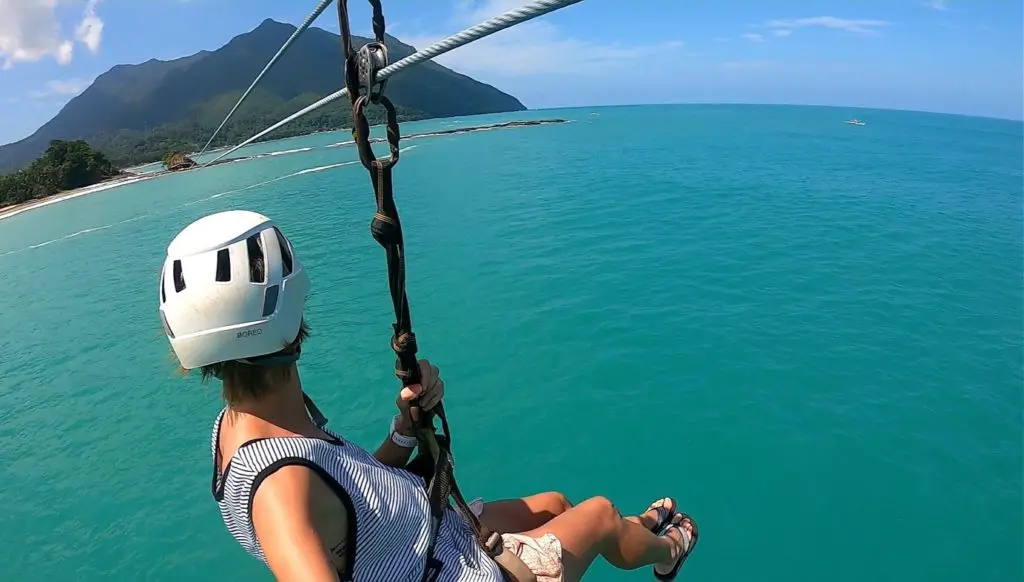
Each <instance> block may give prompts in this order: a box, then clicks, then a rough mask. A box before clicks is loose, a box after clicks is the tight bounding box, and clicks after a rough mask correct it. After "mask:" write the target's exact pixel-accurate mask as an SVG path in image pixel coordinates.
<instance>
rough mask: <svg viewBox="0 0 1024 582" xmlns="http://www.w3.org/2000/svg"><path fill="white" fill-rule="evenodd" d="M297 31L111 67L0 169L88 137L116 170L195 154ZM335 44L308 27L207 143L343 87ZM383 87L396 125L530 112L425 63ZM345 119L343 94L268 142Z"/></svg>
mask: <svg viewBox="0 0 1024 582" xmlns="http://www.w3.org/2000/svg"><path fill="white" fill-rule="evenodd" d="M294 31H295V27H294V26H292V25H290V24H284V23H280V22H276V21H274V20H269V19H268V20H265V21H263V23H262V24H260V25H259V26H258V27H256V28H255V29H254V30H252V31H250V32H247V33H245V34H241V35H239V36H236V37H235V38H233V39H232V40H231V41H229V42H228V43H227V44H226V45H224V46H223V47H221V48H219V49H217V50H215V51H201V52H199V53H196V54H194V55H191V56H188V57H183V58H180V59H175V60H172V61H159V60H156V59H152V60H150V61H147V62H145V63H142V64H138V65H118V66H115V67H114V68H112V69H110V70H109V71H107V72H106V73H104V74H102V75H100V76H99V77H98V78H97V79H96V80H95V81H94V82H93V84H92V85H91V86H90V87H89V88H88V89H86V90H85V91H84V92H83V93H82V94H81V95H78V96H77V97H75V98H74V99H72V100H71V101H70V102H68V104H67V105H65V106H64V108H63V109H62V110H61V111H60V113H58V114H57V115H56V116H55V117H54V118H53V119H51V120H50V121H49V122H48V123H46V124H45V125H43V126H42V127H40V128H39V129H38V130H37V131H36V132H35V133H33V134H32V135H31V136H29V137H27V138H25V139H23V140H21V141H18V142H15V143H12V144H8V145H5V146H0V173H4V172H12V171H15V170H19V169H24V168H26V167H27V166H29V165H30V164H34V163H35V162H33V160H34V159H36V158H40V156H44V155H45V153H46V152H48V148H49V147H50V144H51V143H52V142H53V141H54V140H60V141H62V142H77V141H84V142H85V143H87V144H88V145H89V146H90V147H91V148H94V149H95V150H98V151H99V152H102V153H103V155H104V156H105V157H106V159H107V160H109V162H110V163H111V164H113V165H114V166H119V167H130V166H133V165H139V164H144V163H150V162H159V161H163V159H164V157H165V156H167V155H168V154H170V153H180V152H194V151H198V150H200V149H201V148H202V147H203V146H204V145H205V144H206V140H207V139H209V137H210V135H212V134H213V132H214V130H215V129H216V128H217V126H218V125H219V124H220V122H221V120H222V119H223V118H224V116H225V115H226V114H227V112H228V111H230V109H231V107H232V106H233V105H234V104H235V102H236V101H237V100H238V98H239V97H240V96H241V95H242V92H243V91H244V90H245V89H246V88H247V87H248V86H249V84H250V83H251V82H252V80H253V78H255V77H256V75H257V74H258V73H259V71H260V70H261V69H262V68H263V66H264V65H266V63H267V61H269V60H270V57H271V56H272V55H273V54H274V53H275V52H276V51H277V49H278V47H280V46H281V45H282V44H283V43H284V41H285V40H286V39H287V38H288V37H289V36H291V34H292V33H293V32H294ZM354 42H355V43H356V44H357V45H359V44H362V43H363V42H367V39H362V38H359V37H355V38H354ZM387 45H388V49H389V55H390V57H391V59H392V61H396V60H398V59H401V58H403V57H405V56H408V55H410V54H412V53H413V52H415V49H414V48H413V47H411V46H409V45H406V44H403V43H402V42H401V41H399V40H398V39H396V38H394V37H390V36H389V37H387ZM339 47H340V39H339V37H338V35H336V34H333V33H330V32H328V31H325V30H322V29H319V28H311V29H309V30H308V31H307V32H306V33H305V34H304V35H302V36H301V37H299V39H298V40H297V41H296V42H295V43H294V44H293V45H292V47H291V49H290V50H289V52H288V53H287V54H286V55H285V56H284V57H283V58H282V59H281V60H280V61H279V62H278V63H277V64H276V65H275V67H274V69H273V70H272V71H270V72H269V73H268V74H267V75H266V76H265V77H264V79H263V81H262V82H261V84H260V86H259V87H258V88H257V89H256V90H255V91H253V93H252V94H251V95H250V96H249V99H248V100H246V102H245V103H244V104H243V105H242V107H241V108H239V110H238V111H237V112H236V113H235V116H234V117H233V118H232V121H231V122H230V123H229V124H228V125H227V126H226V127H225V128H224V129H223V130H222V131H221V133H220V135H219V136H218V138H217V139H216V140H215V141H214V142H213V143H212V144H211V147H220V146H225V145H232V144H236V143H239V142H241V141H243V140H244V139H246V138H248V137H250V136H251V135H253V134H255V133H257V132H258V131H260V130H262V129H264V128H266V127H268V126H270V125H271V124H273V123H275V122H277V121H279V120H281V119H283V118H284V117H286V116H288V115H290V114H292V113H294V112H295V111H298V110H299V109H301V108H303V107H305V106H307V105H310V104H312V103H314V102H315V101H317V100H319V99H320V98H322V97H324V96H325V95H328V94H330V93H333V92H335V91H337V90H338V89H340V88H341V86H342V84H343V83H342V70H343V61H342V58H341V50H340V48H339ZM387 92H388V95H389V97H390V98H391V100H392V101H393V102H394V103H395V105H396V106H397V109H398V113H399V119H400V121H409V120H414V119H424V118H432V117H451V116H458V115H474V114H482V113H501V112H510V111H523V110H525V109H526V107H525V106H523V104H522V103H520V102H519V100H517V99H516V98H515V97H513V96H511V95H508V94H506V93H503V92H501V91H499V90H498V89H496V88H494V87H492V86H490V85H486V84H484V83H480V82H478V81H476V80H474V79H472V78H470V77H467V76H465V75H462V74H459V73H456V72H455V71H452V70H451V69H448V68H445V67H443V66H441V65H438V64H437V63H434V62H430V61H428V62H424V63H422V64H419V65H417V66H415V67H411V68H409V69H407V70H405V71H403V72H402V73H400V74H398V75H396V76H395V77H393V78H392V79H390V80H389V82H388V87H387ZM368 117H369V118H370V122H371V123H379V122H381V121H383V116H382V110H381V108H379V107H374V108H371V109H370V110H369V111H368ZM351 119H352V117H351V109H350V107H349V105H348V102H347V100H345V99H341V100H338V101H337V102H335V103H332V104H331V105H328V106H326V107H323V108H322V109H320V110H318V111H316V112H315V113H312V114H309V115H307V116H305V117H303V118H300V119H298V120H296V121H295V122H293V123H291V124H289V125H288V126H286V127H284V128H281V129H280V130H278V131H276V132H274V133H272V134H271V135H269V136H267V139H280V138H283V137H289V136H295V135H303V134H308V133H312V132H315V131H325V130H335V129H343V128H347V127H351V124H352V121H351ZM26 171H27V170H26ZM15 175H17V174H15ZM8 181H9V179H8ZM5 183H8V182H5ZM35 192H36V193H38V192H39V191H35ZM0 204H3V203H2V202H0Z"/></svg>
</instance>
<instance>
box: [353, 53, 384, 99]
mask: <svg viewBox="0 0 1024 582" xmlns="http://www.w3.org/2000/svg"><path fill="white" fill-rule="evenodd" d="M356 63H357V67H358V68H359V88H360V91H361V92H362V91H365V93H362V94H363V95H366V98H367V99H369V100H370V103H380V98H381V95H383V94H384V87H386V86H387V84H388V80H387V79H383V80H380V81H378V80H377V74H378V73H379V72H380V71H382V70H383V69H384V68H385V67H387V66H388V47H386V46H384V43H382V42H376V41H374V42H368V43H366V44H364V45H363V46H361V47H359V50H358V51H357V52H356Z"/></svg>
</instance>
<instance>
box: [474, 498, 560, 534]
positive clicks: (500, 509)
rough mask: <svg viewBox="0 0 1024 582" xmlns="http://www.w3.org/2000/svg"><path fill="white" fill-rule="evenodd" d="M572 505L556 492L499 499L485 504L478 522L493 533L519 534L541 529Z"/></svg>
mask: <svg viewBox="0 0 1024 582" xmlns="http://www.w3.org/2000/svg"><path fill="white" fill-rule="evenodd" d="M570 507H572V503H570V502H569V500H568V499H566V497H565V495H562V494H561V493H558V492H556V491H549V492H547V493H539V494H537V495H531V496H530V497H524V498H522V499H500V500H498V501H491V502H489V503H485V504H484V510H483V513H481V514H480V521H482V522H483V523H484V524H486V525H487V527H489V528H491V529H492V530H494V531H497V532H501V533H520V532H524V531H529V530H531V529H535V528H538V527H541V526H542V525H544V524H546V523H547V522H549V521H551V520H552V519H553V518H554V517H556V516H559V515H562V514H563V513H565V512H566V511H567V510H568V509H569V508H570Z"/></svg>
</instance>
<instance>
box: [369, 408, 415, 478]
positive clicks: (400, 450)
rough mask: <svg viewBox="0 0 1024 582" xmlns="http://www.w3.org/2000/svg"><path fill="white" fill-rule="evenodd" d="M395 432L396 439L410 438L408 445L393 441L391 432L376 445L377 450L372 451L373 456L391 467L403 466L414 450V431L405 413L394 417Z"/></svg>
mask: <svg viewBox="0 0 1024 582" xmlns="http://www.w3.org/2000/svg"><path fill="white" fill-rule="evenodd" d="M394 426H395V432H397V433H398V435H399V438H398V440H402V438H403V437H404V438H405V439H411V440H410V441H409V442H408V443H407V444H408V445H410V446H402V445H399V444H397V443H395V442H394V440H392V438H391V433H390V432H389V433H388V438H387V439H385V440H384V442H383V443H381V444H380V446H379V447H377V451H376V452H375V453H373V456H374V457H375V458H376V459H377V460H378V461H380V462H381V463H384V464H385V465H390V466H392V467H404V466H405V465H406V464H407V463H408V462H409V457H410V456H412V452H413V451H415V450H416V445H415V444H413V443H414V442H415V433H414V432H413V430H412V424H411V423H410V422H409V421H408V420H406V417H405V415H399V416H398V417H396V418H395V425H394Z"/></svg>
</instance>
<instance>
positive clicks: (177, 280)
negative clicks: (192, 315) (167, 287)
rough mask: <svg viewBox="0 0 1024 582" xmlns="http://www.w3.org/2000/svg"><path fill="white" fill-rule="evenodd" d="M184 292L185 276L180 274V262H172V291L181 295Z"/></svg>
mask: <svg viewBox="0 0 1024 582" xmlns="http://www.w3.org/2000/svg"><path fill="white" fill-rule="evenodd" d="M184 290H185V276H184V275H183V274H182V273H181V261H180V260H175V261H174V291H175V292H177V293H181V292H182V291H184Z"/></svg>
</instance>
